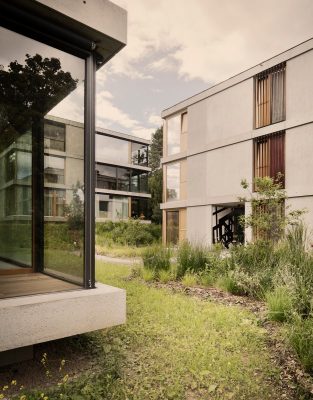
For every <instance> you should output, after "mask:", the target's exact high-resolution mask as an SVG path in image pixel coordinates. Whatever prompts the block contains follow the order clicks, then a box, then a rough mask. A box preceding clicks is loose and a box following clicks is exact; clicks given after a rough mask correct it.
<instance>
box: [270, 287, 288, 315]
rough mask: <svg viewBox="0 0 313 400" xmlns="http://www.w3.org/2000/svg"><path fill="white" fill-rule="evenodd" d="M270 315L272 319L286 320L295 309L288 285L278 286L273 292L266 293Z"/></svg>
mask: <svg viewBox="0 0 313 400" xmlns="http://www.w3.org/2000/svg"><path fill="white" fill-rule="evenodd" d="M265 298H266V302H267V306H268V310H269V312H268V316H269V319H271V320H272V321H278V322H285V321H287V319H288V318H290V316H291V314H292V309H293V302H292V297H291V295H290V292H289V291H288V289H287V288H286V287H283V286H281V287H277V288H275V289H274V291H273V292H268V293H266V295H265Z"/></svg>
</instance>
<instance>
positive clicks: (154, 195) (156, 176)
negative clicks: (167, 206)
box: [149, 127, 163, 224]
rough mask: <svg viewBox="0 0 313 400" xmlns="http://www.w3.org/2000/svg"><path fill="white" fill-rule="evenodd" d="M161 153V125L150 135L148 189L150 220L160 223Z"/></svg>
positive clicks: (161, 190)
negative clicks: (149, 195) (149, 194)
mask: <svg viewBox="0 0 313 400" xmlns="http://www.w3.org/2000/svg"><path fill="white" fill-rule="evenodd" d="M162 155H163V127H160V128H158V129H157V130H156V131H155V132H154V134H153V135H152V141H151V146H150V154H149V166H150V167H151V173H150V176H149V190H150V193H151V210H152V216H151V220H152V222H155V223H157V224H161V222H162V212H161V210H160V203H162V194H163V172H162V168H161V157H162Z"/></svg>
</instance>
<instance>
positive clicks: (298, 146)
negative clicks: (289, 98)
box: [286, 57, 313, 196]
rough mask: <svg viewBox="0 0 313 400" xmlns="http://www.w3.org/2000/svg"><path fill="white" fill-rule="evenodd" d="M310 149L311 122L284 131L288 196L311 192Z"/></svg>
mask: <svg viewBox="0 0 313 400" xmlns="http://www.w3.org/2000/svg"><path fill="white" fill-rule="evenodd" d="M312 58H313V57H312ZM312 71H313V69H312ZM312 80H313V79H312ZM312 93H313V88H312ZM312 93H311V103H312ZM312 107H313V106H312ZM312 115H313V108H312ZM312 149H313V124H308V125H303V126H299V127H296V128H293V129H288V130H287V131H286V190H287V193H288V195H289V196H306V195H308V194H313V175H312V171H313V157H312Z"/></svg>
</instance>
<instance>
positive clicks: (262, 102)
mask: <svg viewBox="0 0 313 400" xmlns="http://www.w3.org/2000/svg"><path fill="white" fill-rule="evenodd" d="M285 73H286V63H282V64H279V65H276V66H275V67H273V68H270V69H268V70H266V71H263V72H261V73H260V74H258V75H257V76H256V77H255V127H256V128H261V127H262V126H266V125H270V124H274V123H275V122H280V121H284V120H285V119H286V112H285V98H286V97H285Z"/></svg>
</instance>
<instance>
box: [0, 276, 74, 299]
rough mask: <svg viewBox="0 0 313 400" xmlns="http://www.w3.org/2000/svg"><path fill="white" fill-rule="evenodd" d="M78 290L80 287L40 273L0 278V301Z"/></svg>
mask: <svg viewBox="0 0 313 400" xmlns="http://www.w3.org/2000/svg"><path fill="white" fill-rule="evenodd" d="M80 288H81V286H78V285H74V284H73V283H69V282H65V281H62V280H60V279H56V278H53V277H51V276H48V275H44V274H40V273H30V274H20V275H7V276H5V275H1V276H0V299H5V298H9V297H17V296H27V295H32V294H40V293H52V292H63V291H66V290H75V289H80Z"/></svg>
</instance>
